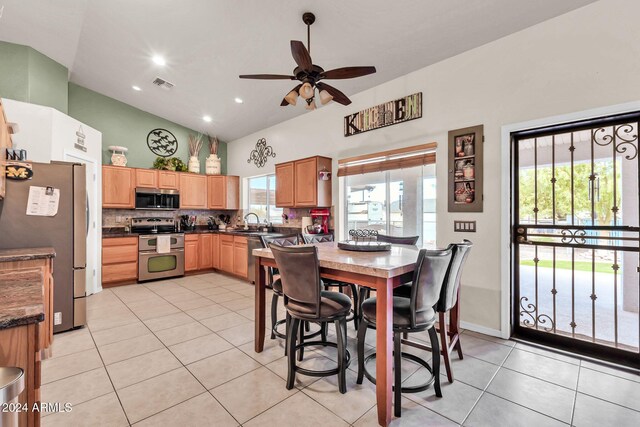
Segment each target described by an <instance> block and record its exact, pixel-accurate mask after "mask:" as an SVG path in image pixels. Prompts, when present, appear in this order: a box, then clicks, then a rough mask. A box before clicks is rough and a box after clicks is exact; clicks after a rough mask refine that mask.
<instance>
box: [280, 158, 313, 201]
mask: <svg viewBox="0 0 640 427" xmlns="http://www.w3.org/2000/svg"><path fill="white" fill-rule="evenodd" d="M317 163H318V159H317V158H316V157H312V158H310V159H303V160H296V161H295V206H300V207H307V206H308V207H315V206H318V166H317ZM277 180H278V178H277V177H276V187H277V185H278V184H277V182H278V181H277Z"/></svg>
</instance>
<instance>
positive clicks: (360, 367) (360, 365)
mask: <svg viewBox="0 0 640 427" xmlns="http://www.w3.org/2000/svg"><path fill="white" fill-rule="evenodd" d="M368 326H369V324H368V323H367V321H366V320H364V319H362V320H361V321H360V329H358V380H357V381H356V383H358V384H362V379H363V378H364V338H365V335H366V333H367V329H368Z"/></svg>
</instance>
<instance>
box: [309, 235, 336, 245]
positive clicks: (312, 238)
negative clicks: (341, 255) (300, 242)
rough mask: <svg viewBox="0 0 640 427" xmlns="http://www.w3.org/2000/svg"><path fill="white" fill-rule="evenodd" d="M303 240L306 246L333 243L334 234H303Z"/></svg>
mask: <svg viewBox="0 0 640 427" xmlns="http://www.w3.org/2000/svg"><path fill="white" fill-rule="evenodd" d="M302 238H303V239H304V242H305V243H306V244H310V243H324V242H333V234H303V235H302Z"/></svg>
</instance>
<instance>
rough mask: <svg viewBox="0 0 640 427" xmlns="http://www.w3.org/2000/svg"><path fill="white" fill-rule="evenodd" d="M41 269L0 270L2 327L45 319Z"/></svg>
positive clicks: (0, 319) (0, 317)
mask: <svg viewBox="0 0 640 427" xmlns="http://www.w3.org/2000/svg"><path fill="white" fill-rule="evenodd" d="M42 283H43V277H42V272H41V271H40V270H17V271H16V270H7V271H2V272H0V329H7V328H12V327H14V326H21V325H27V324H29V323H38V322H42V321H43V320H44V297H43V294H42Z"/></svg>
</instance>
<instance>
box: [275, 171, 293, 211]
mask: <svg viewBox="0 0 640 427" xmlns="http://www.w3.org/2000/svg"><path fill="white" fill-rule="evenodd" d="M294 171H295V166H294V163H293V162H287V163H281V164H278V165H276V206H278V207H283V208H291V207H293V206H294V205H295V200H294V192H295V184H294Z"/></svg>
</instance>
